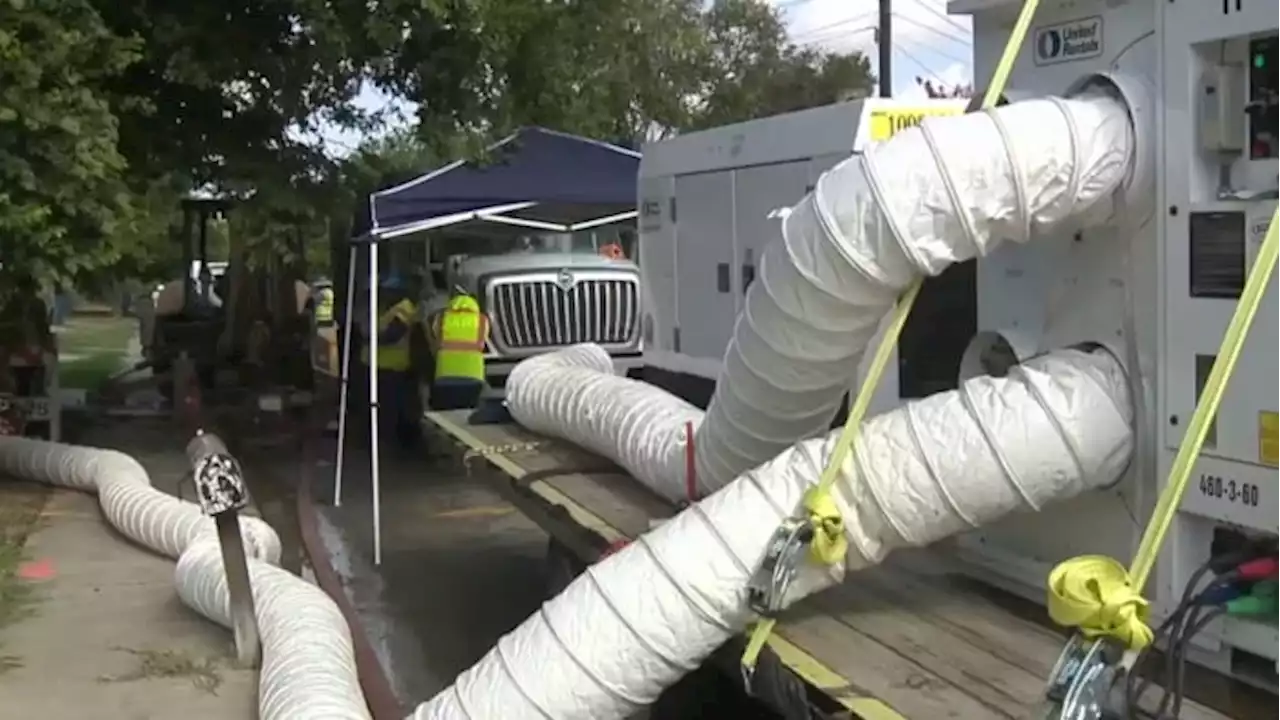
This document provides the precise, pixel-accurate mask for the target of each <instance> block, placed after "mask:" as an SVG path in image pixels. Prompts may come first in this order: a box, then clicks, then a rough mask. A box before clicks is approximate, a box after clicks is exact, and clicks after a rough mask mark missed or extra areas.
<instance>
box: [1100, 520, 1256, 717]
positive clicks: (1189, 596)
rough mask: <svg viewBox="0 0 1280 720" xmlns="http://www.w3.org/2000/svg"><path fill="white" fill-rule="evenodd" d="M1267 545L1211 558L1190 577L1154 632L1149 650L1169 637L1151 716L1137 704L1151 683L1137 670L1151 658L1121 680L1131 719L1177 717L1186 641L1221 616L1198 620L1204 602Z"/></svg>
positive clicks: (1215, 611) (1142, 659)
mask: <svg viewBox="0 0 1280 720" xmlns="http://www.w3.org/2000/svg"><path fill="white" fill-rule="evenodd" d="M1269 542H1270V541H1264V542H1262V543H1261V544H1258V545H1256V546H1255V545H1253V544H1251V546H1250V547H1248V548H1244V549H1240V550H1236V551H1233V552H1229V553H1224V554H1222V555H1219V556H1216V557H1212V558H1210V559H1209V560H1208V561H1207V562H1205V563H1204V564H1203V565H1201V566H1200V567H1198V568H1196V571H1195V572H1194V573H1192V575H1191V578H1190V579H1189V580H1188V581H1187V584H1186V586H1185V587H1184V588H1183V591H1182V597H1181V598H1180V599H1179V602H1178V605H1177V606H1176V607H1175V608H1174V610H1173V612H1172V613H1170V615H1169V617H1168V618H1166V619H1165V621H1164V622H1163V623H1161V624H1160V627H1159V628H1157V629H1156V632H1155V638H1154V640H1153V641H1152V647H1155V646H1157V645H1158V644H1159V643H1160V641H1161V640H1162V639H1163V638H1164V637H1165V636H1166V635H1168V636H1169V639H1168V642H1167V645H1166V653H1165V667H1164V677H1163V678H1162V679H1161V680H1162V682H1161V683H1160V684H1161V686H1162V688H1163V694H1162V696H1161V699H1160V703H1159V705H1158V706H1157V707H1156V710H1155V712H1154V713H1152V712H1148V711H1146V710H1143V709H1142V708H1141V707H1140V704H1139V703H1140V701H1141V699H1142V696H1143V695H1145V694H1146V691H1147V688H1148V687H1150V685H1151V683H1152V682H1153V678H1152V677H1151V676H1150V675H1147V676H1145V677H1143V678H1141V679H1139V677H1138V676H1139V674H1140V673H1139V670H1140V669H1141V668H1142V667H1143V666H1144V663H1149V662H1150V657H1151V656H1150V654H1149V652H1147V651H1144V652H1143V654H1142V655H1141V656H1140V657H1139V658H1138V661H1137V662H1136V663H1135V664H1134V667H1133V668H1132V669H1131V670H1130V671H1129V673H1128V675H1127V677H1126V678H1125V689H1124V690H1125V692H1124V699H1125V705H1126V706H1127V707H1126V712H1127V713H1128V714H1129V716H1130V717H1131V718H1153V719H1154V720H1166V719H1168V718H1177V716H1178V715H1177V713H1178V712H1179V711H1180V710H1181V707H1182V697H1183V685H1184V680H1185V677H1186V651H1187V648H1188V646H1189V645H1190V640H1191V638H1192V637H1194V636H1195V635H1196V634H1197V633H1199V632H1201V631H1202V630H1203V629H1204V628H1205V626H1207V625H1208V624H1209V623H1210V622H1212V620H1213V619H1215V618H1217V617H1218V616H1219V615H1221V613H1222V611H1221V609H1220V608H1216V609H1213V610H1210V611H1209V615H1205V616H1202V613H1203V612H1204V610H1205V606H1204V599H1205V598H1206V597H1207V596H1208V595H1209V594H1210V593H1212V592H1213V591H1215V590H1218V589H1220V588H1221V587H1222V586H1223V585H1226V584H1229V583H1231V582H1232V581H1233V580H1234V577H1235V576H1234V574H1233V573H1231V572H1230V570H1231V569H1232V568H1234V567H1235V566H1236V565H1239V564H1240V563H1242V562H1245V561H1247V560H1249V559H1250V558H1253V557H1257V556H1258V555H1259V554H1266V553H1267V552H1269V551H1270V547H1271V546H1270V545H1269V544H1268V543H1269ZM1209 573H1214V574H1215V577H1214V579H1213V580H1212V581H1211V582H1210V583H1209V584H1208V585H1206V586H1205V588H1204V589H1203V590H1200V591H1199V592H1197V591H1196V588H1197V587H1198V586H1199V585H1200V583H1201V582H1202V581H1203V580H1204V578H1205V576H1206V575H1208V574H1209ZM1205 618H1207V619H1205ZM1171 704H1172V706H1173V707H1174V708H1175V710H1174V712H1173V714H1172V715H1166V714H1165V712H1166V711H1167V710H1168V709H1169V708H1170V705H1171Z"/></svg>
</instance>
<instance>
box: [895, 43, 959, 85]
mask: <svg viewBox="0 0 1280 720" xmlns="http://www.w3.org/2000/svg"><path fill="white" fill-rule="evenodd" d="M893 49H894V50H896V51H898V52H900V53H902V56H903V57H905V58H906V59H908V60H910V61H911V63H912V64H913V65H915V66H916V67H918V68H920V69H921V70H923V71H924V74H925V75H929V76H931V77H932V78H933V79H934V80H937V81H938V82H940V83H942V84H943V85H946V84H947V81H946V80H943V79H942V77H941V76H940V75H938V73H936V72H934V71H933V70H930V69H929V66H928V65H926V64H925V63H924V61H922V60H921V59H920V58H918V57H916V56H915V55H913V54H911V52H909V51H908V50H907V49H906V48H905V47H903V46H902V45H895V46H894V48H893Z"/></svg>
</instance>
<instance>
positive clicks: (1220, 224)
mask: <svg viewBox="0 0 1280 720" xmlns="http://www.w3.org/2000/svg"><path fill="white" fill-rule="evenodd" d="M1189 223H1190V227H1189V235H1190V238H1191V297H1194V298H1226V299H1235V298H1238V297H1240V293H1241V292H1243V290H1244V279H1245V247H1244V232H1245V217H1244V213H1242V212H1202V213H1191V217H1190V219H1189Z"/></svg>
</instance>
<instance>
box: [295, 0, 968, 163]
mask: <svg viewBox="0 0 1280 720" xmlns="http://www.w3.org/2000/svg"><path fill="white" fill-rule="evenodd" d="M770 2H772V4H773V5H775V6H776V7H777V8H778V10H779V11H780V12H781V13H782V17H783V20H784V21H785V22H786V24H787V30H788V32H789V33H790V35H791V39H792V41H793V42H795V43H797V44H800V45H806V46H812V47H818V48H822V49H826V50H832V51H838V52H849V51H851V50H857V51H860V52H862V53H865V54H866V55H867V57H868V58H870V59H871V68H872V71H874V72H876V73H877V74H878V73H879V68H878V64H879V63H878V50H877V48H876V37H875V26H876V21H877V13H878V7H879V3H878V2H877V0H770ZM946 6H947V3H946V0H893V31H892V34H893V44H894V48H895V49H894V53H893V67H892V68H891V69H892V73H893V92H894V96H895V97H903V98H923V97H924V96H925V94H924V91H923V90H922V89H921V88H920V86H919V85H918V84H917V83H916V78H917V77H923V78H926V79H929V80H932V81H933V82H935V83H938V82H941V83H942V84H945V85H955V84H968V83H970V82H971V76H972V74H973V63H972V56H973V52H972V48H971V36H972V34H971V32H970V23H969V18H968V16H956V17H948V16H947V8H946ZM356 103H357V104H358V105H360V106H361V107H363V108H365V109H367V110H381V109H385V108H394V109H395V110H397V111H398V112H397V114H398V115H399V116H400V117H401V118H402V119H401V120H400V121H399V122H408V121H409V120H410V119H411V118H412V116H413V109H412V107H409V106H407V105H406V104H404V103H397V102H396V101H395V100H394V99H393V98H391V97H388V96H387V95H385V94H383V93H381V92H379V91H377V89H375V88H372V87H368V88H366V89H365V90H364V91H363V92H361V93H360V95H359V97H357V98H356ZM320 134H321V136H322V137H323V138H324V144H325V147H326V149H327V151H328V153H329V154H330V155H334V156H340V155H345V154H347V153H348V152H350V151H351V150H352V149H354V148H355V147H356V146H357V145H359V143H360V135H359V134H358V133H355V132H352V131H347V130H342V129H340V128H326V129H324V130H322V131H321V133H320Z"/></svg>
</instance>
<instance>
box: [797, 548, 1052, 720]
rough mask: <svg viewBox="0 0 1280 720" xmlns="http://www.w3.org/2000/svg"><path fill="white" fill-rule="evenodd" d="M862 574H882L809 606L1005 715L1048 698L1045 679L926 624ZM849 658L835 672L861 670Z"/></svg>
mask: <svg viewBox="0 0 1280 720" xmlns="http://www.w3.org/2000/svg"><path fill="white" fill-rule="evenodd" d="M864 574H879V573H877V572H876V571H865V572H863V573H859V578H857V579H855V580H854V581H853V582H851V583H847V584H846V592H844V593H842V594H841V595H840V596H839V597H827V596H825V595H819V596H817V597H814V598H812V599H811V600H809V601H807V602H806V605H809V606H811V607H812V608H814V609H815V610H821V611H823V612H824V613H826V614H828V615H829V616H830V617H832V618H834V619H836V620H838V621H839V622H840V623H842V624H844V625H846V626H848V627H849V628H851V629H853V630H855V631H857V632H858V633H860V634H862V635H865V636H866V637H869V638H871V639H872V640H875V641H876V642H878V643H880V644H881V645H884V646H885V647H887V648H890V649H892V650H893V651H894V652H895V653H896V654H898V655H900V656H901V657H902V658H904V659H907V660H910V661H911V662H912V663H914V664H916V665H919V666H920V667H921V668H923V669H924V670H927V671H928V672H929V673H930V674H931V675H933V676H935V677H937V678H940V679H942V680H945V681H946V682H948V683H950V684H951V685H954V686H956V687H963V688H965V692H966V693H968V694H969V695H971V696H972V697H974V698H975V699H977V700H978V701H979V702H981V703H982V704H983V705H985V706H987V707H988V708H991V709H992V710H993V711H999V712H1000V713H1001V714H1002V715H1005V716H1008V717H1011V718H1012V717H1018V716H1020V715H1022V714H1024V713H1025V710H1026V709H1027V708H1028V707H1031V706H1033V705H1034V704H1035V703H1036V702H1038V701H1039V700H1040V698H1041V697H1042V695H1043V694H1044V676H1043V675H1040V676H1038V677H1037V676H1036V675H1034V674H1033V673H1032V672H1030V671H1028V670H1027V669H1025V668H1023V667H1020V666H1018V665H1016V664H1014V663H1011V662H1007V661H1005V660H1003V659H1001V658H999V657H996V656H995V655H992V654H991V653H989V652H987V650H986V649H985V648H983V647H982V646H980V645H974V644H972V643H970V642H967V641H966V640H965V638H963V637H959V636H957V635H954V634H952V633H951V632H949V631H948V630H947V629H946V628H943V627H939V626H938V625H935V624H933V623H930V622H928V620H927V619H926V618H923V617H921V616H920V615H918V614H916V613H914V612H912V609H911V608H910V607H903V605H901V604H900V603H898V602H896V601H895V599H893V598H890V597H888V596H885V595H882V594H878V593H874V592H869V591H868V590H867V588H866V587H863V586H862V584H861V583H860V582H859V580H861V575H864ZM849 659H850V657H849V656H848V655H846V656H845V658H844V662H840V663H837V662H834V661H833V662H832V665H833V667H835V669H836V670H837V671H841V670H844V671H845V672H855V671H858V670H860V669H861V665H862V660H861V659H858V662H857V663H856V664H855V665H854V666H852V667H850V666H849V662H848V661H849ZM887 699H888V698H887ZM890 702H892V700H890Z"/></svg>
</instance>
